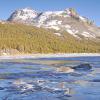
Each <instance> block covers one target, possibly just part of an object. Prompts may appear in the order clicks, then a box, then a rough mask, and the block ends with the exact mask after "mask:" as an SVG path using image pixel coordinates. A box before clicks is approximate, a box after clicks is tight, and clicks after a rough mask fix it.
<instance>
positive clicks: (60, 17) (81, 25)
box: [8, 8, 100, 39]
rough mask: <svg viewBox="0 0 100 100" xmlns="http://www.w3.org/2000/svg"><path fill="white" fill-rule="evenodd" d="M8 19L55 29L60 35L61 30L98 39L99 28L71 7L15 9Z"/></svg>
mask: <svg viewBox="0 0 100 100" xmlns="http://www.w3.org/2000/svg"><path fill="white" fill-rule="evenodd" d="M8 21H12V22H21V23H26V24H31V25H34V26H37V27H43V28H48V29H54V30H56V33H55V35H58V34H59V35H58V36H61V33H62V32H63V31H66V32H68V33H69V34H71V35H73V36H74V37H76V38H87V39H89V38H92V39H100V29H99V28H98V27H97V26H96V25H94V23H93V22H92V21H90V20H88V19H87V18H85V17H82V16H80V15H79V14H78V13H77V12H76V11H75V10H74V9H73V8H68V9H65V10H63V11H46V12H37V11H35V10H32V9H30V8H24V9H19V10H16V11H15V12H14V13H12V14H11V16H10V17H9V18H8Z"/></svg>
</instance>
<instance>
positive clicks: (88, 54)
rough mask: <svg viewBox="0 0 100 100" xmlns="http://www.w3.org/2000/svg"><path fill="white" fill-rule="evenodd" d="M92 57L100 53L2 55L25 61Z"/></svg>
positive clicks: (5, 57) (3, 57) (4, 57)
mask: <svg viewBox="0 0 100 100" xmlns="http://www.w3.org/2000/svg"><path fill="white" fill-rule="evenodd" d="M86 56H89V57H92V56H100V53H56V54H52V53H51V54H39V53H38V54H20V55H2V56H0V59H23V58H54V57H86Z"/></svg>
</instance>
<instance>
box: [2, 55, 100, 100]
mask: <svg viewBox="0 0 100 100" xmlns="http://www.w3.org/2000/svg"><path fill="white" fill-rule="evenodd" d="M82 63H89V64H91V66H92V70H88V71H86V70H83V71H77V70H74V69H72V67H73V66H77V65H79V64H82ZM89 99H90V100H100V57H87V58H86V57H77V58H50V59H49V58H46V59H21V60H18V59H17V60H16V59H14V60H0V100H89Z"/></svg>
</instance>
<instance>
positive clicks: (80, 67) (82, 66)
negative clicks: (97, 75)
mask: <svg viewBox="0 0 100 100" xmlns="http://www.w3.org/2000/svg"><path fill="white" fill-rule="evenodd" d="M73 69H74V70H83V71H86V70H90V69H92V66H91V65H90V64H80V65H78V66H75V67H73Z"/></svg>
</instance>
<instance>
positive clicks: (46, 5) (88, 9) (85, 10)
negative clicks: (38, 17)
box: [0, 0, 100, 26]
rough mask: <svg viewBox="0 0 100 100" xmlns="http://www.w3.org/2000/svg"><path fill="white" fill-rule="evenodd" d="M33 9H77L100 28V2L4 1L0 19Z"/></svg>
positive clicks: (72, 0)
mask: <svg viewBox="0 0 100 100" xmlns="http://www.w3.org/2000/svg"><path fill="white" fill-rule="evenodd" d="M25 7H31V8H33V9H35V10H37V11H46V10H64V9H66V8H71V7H72V8H75V9H76V10H77V12H78V13H79V14H80V15H82V16H85V17H88V18H90V19H92V20H94V21H95V23H96V24H97V25H98V26H100V0H2V1H1V2H0V19H7V18H8V17H9V16H10V14H11V13H12V12H13V11H14V10H16V9H19V8H25Z"/></svg>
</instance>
